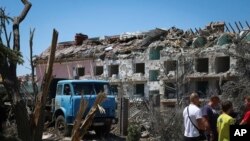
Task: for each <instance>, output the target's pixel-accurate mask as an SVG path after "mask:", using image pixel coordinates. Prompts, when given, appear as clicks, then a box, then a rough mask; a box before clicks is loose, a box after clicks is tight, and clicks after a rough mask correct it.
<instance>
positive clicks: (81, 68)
mask: <svg viewBox="0 0 250 141" xmlns="http://www.w3.org/2000/svg"><path fill="white" fill-rule="evenodd" d="M77 75H78V76H84V75H85V68H84V67H79V68H77Z"/></svg>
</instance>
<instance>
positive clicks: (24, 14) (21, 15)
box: [14, 0, 32, 24]
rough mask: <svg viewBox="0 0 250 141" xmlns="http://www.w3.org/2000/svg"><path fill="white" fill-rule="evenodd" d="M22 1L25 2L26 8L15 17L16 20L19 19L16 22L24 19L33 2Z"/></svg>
mask: <svg viewBox="0 0 250 141" xmlns="http://www.w3.org/2000/svg"><path fill="white" fill-rule="evenodd" d="M21 1H22V3H23V4H24V9H23V11H22V12H21V14H20V15H19V16H18V17H17V18H16V19H15V20H17V21H16V22H17V23H16V24H19V23H21V22H22V21H23V20H24V18H25V17H26V15H27V14H28V12H29V10H30V8H31V6H32V4H31V3H30V2H29V1H28V0H21ZM15 20H14V24H15Z"/></svg>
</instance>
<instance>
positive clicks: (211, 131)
mask: <svg viewBox="0 0 250 141" xmlns="http://www.w3.org/2000/svg"><path fill="white" fill-rule="evenodd" d="M219 103H220V98H219V97H218V96H217V95H213V96H211V97H210V100H209V102H208V104H207V105H205V106H204V107H203V108H202V116H203V117H204V120H205V128H206V137H207V140H208V141H218V133H217V127H216V123H217V118H218V117H219V113H218V111H217V110H216V108H218V107H219Z"/></svg>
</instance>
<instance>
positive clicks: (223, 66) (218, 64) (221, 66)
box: [215, 56, 230, 73]
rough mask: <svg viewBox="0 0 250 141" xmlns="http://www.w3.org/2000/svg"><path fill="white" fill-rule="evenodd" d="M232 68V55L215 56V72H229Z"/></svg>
mask: <svg viewBox="0 0 250 141" xmlns="http://www.w3.org/2000/svg"><path fill="white" fill-rule="evenodd" d="M229 69H230V57H229V56H226V57H217V58H215V73H221V72H227V71H228V70H229Z"/></svg>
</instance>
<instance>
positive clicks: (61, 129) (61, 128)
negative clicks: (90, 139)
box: [55, 115, 69, 136]
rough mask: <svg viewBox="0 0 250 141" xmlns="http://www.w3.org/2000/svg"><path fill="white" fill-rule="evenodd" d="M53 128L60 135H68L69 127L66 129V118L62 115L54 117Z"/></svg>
mask: <svg viewBox="0 0 250 141" xmlns="http://www.w3.org/2000/svg"><path fill="white" fill-rule="evenodd" d="M55 129H56V131H57V132H58V133H59V135H61V136H68V135H69V129H68V126H67V123H66V120H65V118H64V117H63V116H62V115H60V116H58V117H57V118H56V123H55Z"/></svg>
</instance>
